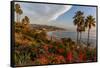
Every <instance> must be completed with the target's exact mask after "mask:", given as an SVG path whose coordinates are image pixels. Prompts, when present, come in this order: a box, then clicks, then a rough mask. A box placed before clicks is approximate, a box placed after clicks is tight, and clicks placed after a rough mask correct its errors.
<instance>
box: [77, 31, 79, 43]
mask: <svg viewBox="0 0 100 68" xmlns="http://www.w3.org/2000/svg"><path fill="white" fill-rule="evenodd" d="M78 38H79V32H78V31H77V44H78V41H79V40H78Z"/></svg>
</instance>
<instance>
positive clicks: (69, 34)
mask: <svg viewBox="0 0 100 68" xmlns="http://www.w3.org/2000/svg"><path fill="white" fill-rule="evenodd" d="M48 35H49V36H54V37H56V38H71V39H72V40H74V41H76V39H77V32H73V31H51V32H48ZM81 36H82V37H81V41H82V42H84V43H85V44H86V43H87V37H88V33H86V32H82V35H81ZM96 41H97V39H96V33H92V32H90V40H89V42H90V43H91V46H96Z"/></svg>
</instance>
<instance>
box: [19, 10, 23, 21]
mask: <svg viewBox="0 0 100 68" xmlns="http://www.w3.org/2000/svg"><path fill="white" fill-rule="evenodd" d="M21 14H23V11H22V9H19V15H20V16H19V22H20V17H21Z"/></svg>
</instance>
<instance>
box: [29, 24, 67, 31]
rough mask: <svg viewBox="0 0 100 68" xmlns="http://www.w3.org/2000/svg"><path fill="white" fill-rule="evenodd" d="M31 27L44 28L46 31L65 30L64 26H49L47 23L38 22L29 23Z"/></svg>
mask: <svg viewBox="0 0 100 68" xmlns="http://www.w3.org/2000/svg"><path fill="white" fill-rule="evenodd" d="M31 27H32V28H33V29H46V30H48V31H54V30H66V29H64V28H60V27H56V26H49V25H40V24H31Z"/></svg>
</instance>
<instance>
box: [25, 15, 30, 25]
mask: <svg viewBox="0 0 100 68" xmlns="http://www.w3.org/2000/svg"><path fill="white" fill-rule="evenodd" d="M24 19H25V21H26V22H27V23H26V24H29V23H30V20H29V18H28V16H25V18H24Z"/></svg>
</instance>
